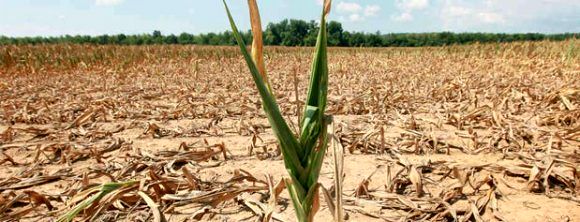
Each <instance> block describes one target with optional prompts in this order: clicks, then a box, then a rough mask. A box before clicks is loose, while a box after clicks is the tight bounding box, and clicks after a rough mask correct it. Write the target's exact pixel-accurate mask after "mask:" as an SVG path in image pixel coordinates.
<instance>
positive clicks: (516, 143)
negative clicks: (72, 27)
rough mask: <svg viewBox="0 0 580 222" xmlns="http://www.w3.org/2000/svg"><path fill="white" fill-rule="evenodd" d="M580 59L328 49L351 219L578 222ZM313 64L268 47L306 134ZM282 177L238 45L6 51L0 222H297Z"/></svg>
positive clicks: (530, 52)
mask: <svg viewBox="0 0 580 222" xmlns="http://www.w3.org/2000/svg"><path fill="white" fill-rule="evenodd" d="M579 43H580V42H579V41H578V40H569V41H564V42H534V43H532V42H524V43H510V44H490V45H478V44H476V45H470V46H449V47H440V48H385V49H382V48H381V49H379V48H376V49H374V48H349V49H342V48H332V49H330V50H329V62H330V64H329V69H330V83H329V100H328V114H330V115H334V130H335V134H334V137H335V140H334V141H335V142H337V143H335V144H334V145H335V146H336V147H338V149H339V151H340V147H342V150H344V173H343V175H344V182H343V184H344V186H343V187H342V191H343V192H342V197H343V205H344V209H345V213H346V214H347V216H348V220H349V221H419V220H428V221H453V220H457V221H580V154H579V152H580V107H579V106H580V55H579V53H578V51H579V50H578V48H579V46H578V44H579ZM311 54H312V49H310V48H281V47H273V48H267V49H266V64H267V67H268V70H269V74H270V78H271V82H272V87H273V88H274V89H275V92H276V93H277V100H278V103H279V104H280V106H281V111H282V112H283V113H284V115H285V116H286V118H287V119H288V120H291V121H293V122H294V123H296V122H297V119H298V118H297V113H299V112H298V111H302V107H301V106H302V104H300V103H299V102H297V101H301V99H303V98H304V97H305V95H304V94H303V93H299V94H298V95H296V92H304V93H305V92H306V88H307V85H306V84H307V82H308V77H309V73H308V71H309V68H310V64H309V61H310V58H311ZM295 77H296V78H295ZM295 86H297V90H296V89H295ZM297 98H298V99H297ZM291 127H296V124H294V125H292V126H291ZM333 160H334V158H333V155H332V152H331V149H330V150H329V152H328V156H327V157H326V158H325V163H324V165H323V168H322V172H321V173H322V175H321V178H320V179H321V181H322V184H323V186H324V187H325V188H326V189H327V190H328V192H327V193H325V194H328V197H330V199H332V198H333V197H335V196H336V193H337V192H335V190H336V189H335V187H334V186H333V184H334V182H333V181H334V163H333ZM286 176H287V173H286V172H285V169H284V166H283V161H282V159H281V156H280V151H279V150H278V148H277V145H276V140H275V138H274V136H273V134H272V133H271V129H270V127H269V124H268V121H267V120H266V117H265V115H264V113H263V111H262V109H261V104H260V98H259V96H258V95H257V92H256V90H255V88H254V86H253V82H252V80H251V77H250V75H249V74H248V71H247V68H246V65H245V64H244V62H243V59H242V58H241V55H240V54H239V52H238V49H236V48H234V47H201V46H89V45H40V46H0V221H55V220H57V219H58V218H60V217H61V216H62V215H64V214H66V213H67V212H69V211H71V209H73V208H74V207H75V206H76V205H77V204H80V203H82V202H83V201H84V200H85V199H87V198H90V197H96V196H97V195H96V194H97V193H99V192H100V189H101V185H102V184H106V183H110V182H120V183H121V184H118V185H119V187H118V189H115V190H114V191H112V192H111V193H107V194H103V195H101V196H99V197H100V199H99V200H98V201H96V202H94V203H92V204H91V205H89V208H88V209H86V210H84V211H82V212H80V214H79V215H78V216H77V217H76V218H75V220H81V219H86V220H95V221H164V220H167V221H188V220H211V221H243V220H246V221H256V220H259V219H260V218H263V217H265V216H266V215H272V218H273V219H274V220H278V221H293V220H294V212H293V208H292V206H291V204H290V200H289V199H288V194H287V192H286V191H284V190H283V189H284V187H283V186H280V181H281V179H282V178H283V177H286ZM278 195H279V196H278ZM324 197H326V195H321V198H320V204H321V209H320V211H319V212H318V214H317V215H316V220H317V221H330V220H332V218H333V217H332V214H331V213H330V211H329V204H328V202H327V201H326V199H325V198H324ZM330 207H332V204H330ZM266 217H267V216H266Z"/></svg>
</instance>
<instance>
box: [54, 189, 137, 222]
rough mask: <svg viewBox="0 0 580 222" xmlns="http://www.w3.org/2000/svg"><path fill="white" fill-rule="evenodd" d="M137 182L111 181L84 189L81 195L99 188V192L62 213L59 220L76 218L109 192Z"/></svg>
mask: <svg viewBox="0 0 580 222" xmlns="http://www.w3.org/2000/svg"><path fill="white" fill-rule="evenodd" d="M137 183H138V181H128V182H121V183H115V182H110V183H105V184H102V185H100V186H97V187H93V188H91V189H89V190H86V191H83V192H82V193H81V194H79V195H82V194H88V193H91V192H94V191H96V190H99V193H97V194H94V195H92V196H91V197H90V198H88V199H85V200H84V201H83V202H81V203H79V204H78V205H76V206H75V207H74V208H72V209H71V210H69V211H67V212H66V213H65V214H64V215H62V216H61V217H60V218H58V220H57V222H71V221H73V220H74V218H75V217H76V216H77V215H78V214H79V213H80V212H81V211H83V210H85V209H87V208H89V207H90V206H92V205H94V204H95V203H98V202H99V201H100V200H101V199H103V197H105V196H107V195H108V194H110V193H112V192H114V191H116V190H118V189H121V188H123V187H128V186H132V185H135V184H137Z"/></svg>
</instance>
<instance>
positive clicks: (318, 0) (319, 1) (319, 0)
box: [316, 0, 324, 5]
mask: <svg viewBox="0 0 580 222" xmlns="http://www.w3.org/2000/svg"><path fill="white" fill-rule="evenodd" d="M316 4H318V5H323V4H324V0H316Z"/></svg>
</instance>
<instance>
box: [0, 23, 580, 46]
mask: <svg viewBox="0 0 580 222" xmlns="http://www.w3.org/2000/svg"><path fill="white" fill-rule="evenodd" d="M318 28H319V26H318V24H317V23H316V22H315V21H304V20H296V19H285V20H282V21H281V22H278V23H270V24H268V25H267V27H266V29H265V31H264V44H266V45H278V46H313V45H314V44H315V43H316V35H317V32H318ZM327 28H328V44H329V45H330V46H344V47H388V46H399V47H418V46H443V45H453V44H470V43H475V42H480V43H489V42H513V41H541V40H552V41H561V40H566V39H570V38H576V34H578V33H561V34H541V33H515V34H506V33H452V32H436V33H389V34H381V33H380V32H375V33H366V32H349V31H345V30H344V29H343V28H342V24H341V23H340V22H337V21H330V22H329V23H328V27H327ZM241 34H242V37H243V38H244V40H245V41H246V42H250V41H251V39H252V35H251V32H250V31H245V32H242V33H241ZM50 43H78V44H101V45H105V44H117V45H151V44H196V45H235V44H236V43H235V40H234V38H233V35H232V32H230V31H225V32H221V33H204V34H197V35H195V34H190V33H185V32H184V33H181V34H179V35H174V34H169V35H163V34H162V33H161V32H160V31H153V32H152V33H151V34H135V35H125V34H118V35H98V36H89V35H74V36H72V35H64V36H58V37H41V36H38V37H7V36H0V45H8V44H50Z"/></svg>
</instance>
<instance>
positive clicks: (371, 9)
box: [364, 5, 381, 17]
mask: <svg viewBox="0 0 580 222" xmlns="http://www.w3.org/2000/svg"><path fill="white" fill-rule="evenodd" d="M379 11H381V6H379V5H367V7H365V13H364V15H365V16H367V17H371V16H377V14H378V13H379Z"/></svg>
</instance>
